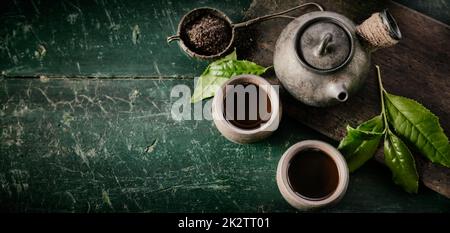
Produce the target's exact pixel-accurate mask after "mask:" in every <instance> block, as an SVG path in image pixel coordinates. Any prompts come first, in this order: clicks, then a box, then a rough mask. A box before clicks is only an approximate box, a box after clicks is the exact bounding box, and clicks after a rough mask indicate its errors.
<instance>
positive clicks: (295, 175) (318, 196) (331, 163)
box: [276, 140, 349, 210]
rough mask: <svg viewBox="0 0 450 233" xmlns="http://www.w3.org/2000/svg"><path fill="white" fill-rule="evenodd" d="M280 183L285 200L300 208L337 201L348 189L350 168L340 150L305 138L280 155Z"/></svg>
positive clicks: (311, 207) (321, 205) (308, 208)
mask: <svg viewBox="0 0 450 233" xmlns="http://www.w3.org/2000/svg"><path fill="white" fill-rule="evenodd" d="M276 179H277V184H278V188H279V190H280V192H281V194H282V196H283V197H284V199H285V200H286V201H287V202H288V203H289V204H291V205H292V206H293V207H295V208H297V209H299V210H310V209H317V208H321V207H325V206H329V205H333V204H336V203H337V202H339V201H340V200H341V199H342V197H343V196H344V195H345V192H346V190H347V185H348V180H349V171H348V167H347V163H346V161H345V159H344V157H343V156H342V155H341V153H340V152H339V151H338V150H337V149H336V148H334V147H333V146H331V145H330V144H328V143H325V142H321V141H315V140H306V141H301V142H299V143H297V144H295V145H293V146H291V147H290V148H289V149H288V150H287V151H286V152H285V153H284V154H283V156H282V157H281V159H280V161H279V163H278V168H277V175H276Z"/></svg>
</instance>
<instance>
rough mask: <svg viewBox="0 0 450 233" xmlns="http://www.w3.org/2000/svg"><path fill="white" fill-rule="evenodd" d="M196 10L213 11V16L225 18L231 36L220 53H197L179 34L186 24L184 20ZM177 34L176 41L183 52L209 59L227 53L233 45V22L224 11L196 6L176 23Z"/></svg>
mask: <svg viewBox="0 0 450 233" xmlns="http://www.w3.org/2000/svg"><path fill="white" fill-rule="evenodd" d="M197 11H210V12H213V13H214V15H215V16H217V17H219V18H221V19H223V20H225V21H226V22H227V23H228V24H229V26H230V27H231V38H230V41H229V42H228V45H227V47H226V48H225V49H224V50H222V51H221V52H220V53H217V54H212V55H203V54H199V53H197V52H195V51H193V50H192V49H191V48H189V46H188V44H186V42H185V41H184V39H183V37H182V36H181V34H182V30H184V29H185V25H186V24H187V22H186V21H187V20H188V18H189V16H190V15H192V14H194V13H195V12H197ZM177 35H178V36H179V37H180V39H179V41H178V42H179V44H180V47H181V48H182V50H183V51H184V52H186V54H188V55H189V56H191V57H195V58H200V59H203V60H211V59H215V58H219V57H222V56H224V55H226V54H227V53H228V51H230V49H231V47H232V46H233V42H234V37H235V32H234V27H233V22H232V21H231V19H230V18H229V17H228V16H227V15H226V14H225V13H224V12H222V11H220V10H218V9H215V8H212V7H198V8H194V9H192V10H191V11H189V12H188V13H186V14H184V15H183V17H181V19H180V22H179V23H178V29H177Z"/></svg>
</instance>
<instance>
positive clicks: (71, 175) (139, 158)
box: [0, 79, 450, 212]
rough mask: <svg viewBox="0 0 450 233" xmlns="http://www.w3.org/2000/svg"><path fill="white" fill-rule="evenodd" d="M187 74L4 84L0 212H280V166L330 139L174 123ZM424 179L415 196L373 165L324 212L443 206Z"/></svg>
mask: <svg viewBox="0 0 450 233" xmlns="http://www.w3.org/2000/svg"><path fill="white" fill-rule="evenodd" d="M178 84H185V85H188V86H189V87H191V88H192V85H193V82H192V80H177V79H175V80H173V79H170V80H165V81H161V80H96V79H92V80H83V81H82V80H70V79H51V80H49V81H48V82H42V81H41V80H39V79H30V80H20V79H3V80H1V81H0V89H1V90H2V92H0V101H1V103H2V104H3V106H2V109H1V112H0V114H1V116H2V117H1V128H2V134H1V139H0V150H1V151H2V156H1V157H0V197H1V198H0V206H1V209H2V210H14V211H28V212H36V211H37V212H47V211H52V212H53V211H58V212H59V211H63V212H65V211H77V212H89V211H92V212H97V211H102V212H103V211H133V212H134V211H143V212H147V211H148V212H166V211H168V212H202V211H207V212H211V211H219V212H237V211H239V212H240V211H243V212H269V211H270V212H272V211H274V212H278V211H281V212H285V211H293V209H292V208H291V207H290V206H289V205H288V204H287V203H286V202H285V201H284V200H283V199H282V197H281V195H280V194H279V191H278V189H277V187H276V182H275V171H276V166H277V163H278V160H279V158H280V157H281V155H282V153H283V152H284V151H285V150H286V149H287V148H288V147H289V146H290V145H292V144H294V143H295V142H297V141H299V140H303V139H314V138H315V139H324V138H322V137H320V135H317V134H315V133H314V132H312V131H311V130H308V129H306V128H305V127H302V126H301V125H299V124H298V123H297V122H295V121H292V120H289V119H285V120H284V121H283V122H282V125H281V129H280V130H278V131H277V132H276V134H275V135H273V136H272V137H270V138H269V139H268V140H265V141H263V142H261V143H257V144H252V145H236V144H234V143H231V142H228V141H227V140H226V139H225V138H223V137H222V136H221V135H220V134H219V132H218V131H217V130H216V129H215V127H214V126H213V123H212V122H211V121H208V120H201V121H195V120H190V121H179V122H177V121H174V120H173V119H172V118H171V103H173V102H174V101H176V100H178V98H170V90H171V89H172V87H173V86H175V85H178ZM449 209H450V200H448V199H445V198H444V197H442V196H440V195H438V194H436V193H433V192H431V191H429V190H426V189H424V188H422V189H421V190H420V194H419V195H409V194H406V193H404V192H403V191H402V190H401V189H399V188H398V187H396V186H395V185H394V184H393V183H392V181H391V180H390V173H389V171H388V170H387V169H385V168H383V167H381V166H378V165H377V164H372V165H369V166H366V167H364V168H363V169H362V170H361V171H359V172H358V173H356V174H355V175H352V177H351V183H350V185H349V191H348V194H347V195H346V196H345V198H344V200H343V201H342V202H341V203H340V204H339V205H338V206H337V207H335V208H331V209H326V210H324V211H332V212H334V211H338V212H353V211H369V212H370V211H376V212H378V211H413V212H430V211H438V212H442V211H448V210H449Z"/></svg>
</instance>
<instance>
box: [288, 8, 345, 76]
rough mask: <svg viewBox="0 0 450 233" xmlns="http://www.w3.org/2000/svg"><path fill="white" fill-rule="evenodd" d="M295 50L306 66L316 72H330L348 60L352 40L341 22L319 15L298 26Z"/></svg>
mask: <svg viewBox="0 0 450 233" xmlns="http://www.w3.org/2000/svg"><path fill="white" fill-rule="evenodd" d="M296 50H297V54H298V56H299V58H300V60H301V61H302V63H303V64H304V65H306V66H307V67H309V68H311V69H312V70H314V71H317V72H332V71H335V70H338V69H339V68H341V67H343V66H345V65H346V64H347V63H348V62H349V61H350V59H351V56H352V55H353V40H352V36H351V33H350V32H349V30H348V29H347V28H346V27H345V26H344V25H343V24H342V23H340V22H339V21H337V20H336V19H332V18H327V17H320V18H315V19H313V20H311V21H310V22H309V23H306V24H305V25H304V26H303V27H302V28H300V30H299V31H298V34H297V40H296Z"/></svg>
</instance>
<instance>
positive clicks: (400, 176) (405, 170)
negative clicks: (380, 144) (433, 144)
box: [384, 130, 419, 193]
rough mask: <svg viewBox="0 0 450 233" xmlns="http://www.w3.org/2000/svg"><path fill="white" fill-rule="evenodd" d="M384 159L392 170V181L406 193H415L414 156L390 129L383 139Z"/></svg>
mask: <svg viewBox="0 0 450 233" xmlns="http://www.w3.org/2000/svg"><path fill="white" fill-rule="evenodd" d="M384 161H385V163H386V165H387V166H388V167H389V169H391V171H392V179H393V180H394V183H396V184H398V185H400V186H402V187H403V189H404V190H405V191H406V192H408V193H417V189H418V187H419V175H418V174H417V170H416V163H415V161H414V157H413V156H412V154H411V152H410V151H409V149H408V147H407V146H406V145H405V143H404V142H403V141H402V140H400V138H398V137H397V136H395V135H394V134H393V133H392V132H391V131H390V130H388V132H387V134H386V137H385V139H384Z"/></svg>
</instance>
